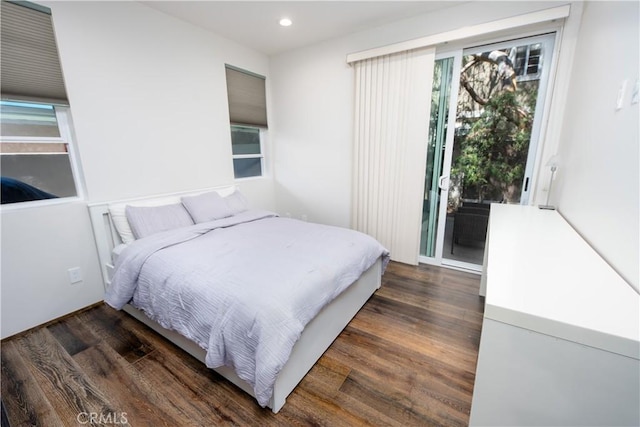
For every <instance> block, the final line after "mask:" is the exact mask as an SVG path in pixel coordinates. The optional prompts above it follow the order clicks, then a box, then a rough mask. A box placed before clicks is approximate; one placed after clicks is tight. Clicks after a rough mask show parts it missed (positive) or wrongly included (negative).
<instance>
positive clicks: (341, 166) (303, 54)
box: [270, 2, 566, 226]
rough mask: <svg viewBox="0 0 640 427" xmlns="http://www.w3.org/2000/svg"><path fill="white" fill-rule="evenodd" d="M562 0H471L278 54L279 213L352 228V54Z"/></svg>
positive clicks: (274, 88)
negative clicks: (349, 58) (349, 61)
mask: <svg viewBox="0 0 640 427" xmlns="http://www.w3.org/2000/svg"><path fill="white" fill-rule="evenodd" d="M564 3H566V2H564ZM558 4H562V3H561V2H489V3H477V2H474V3H468V4H463V5H458V6H454V7H451V8H448V9H445V10H442V11H439V12H435V13H431V14H427V15H421V16H417V17H414V18H410V19H406V20H403V21H398V22H396V23H393V24H389V25H385V26H382V27H378V28H375V29H373V30H368V31H363V32H359V33H355V34H352V35H349V36H346V37H341V38H338V39H334V40H330V41H327V42H324V43H319V44H316V45H313V46H309V47H305V48H300V49H297V50H294V51H290V52H286V53H283V54H281V55H278V56H275V57H272V58H271V67H270V70H271V75H272V82H271V84H272V91H273V103H274V104H273V107H274V108H273V109H272V111H274V115H275V120H276V123H277V126H278V128H277V134H276V137H277V141H276V145H275V154H274V158H275V166H274V169H275V171H276V175H275V178H276V202H277V206H278V210H279V211H280V212H291V214H292V215H293V216H296V217H299V216H301V215H307V216H308V218H309V219H310V220H313V221H317V222H322V223H328V224H333V225H339V226H349V225H350V212H351V206H350V204H351V159H352V148H351V147H352V135H353V134H352V129H353V97H354V86H353V85H354V80H353V79H354V77H353V70H352V69H351V68H350V67H349V66H348V65H347V64H346V56H347V54H349V53H353V52H357V51H361V50H365V49H370V48H373V47H378V46H383V45H387V44H391V43H396V42H400V41H404V40H410V39H415V38H418V37H423V36H427V35H432V34H438V33H441V32H444V31H449V30H454V29H458V28H462V27H465V26H468V25H474V24H480V23H484V22H490V21H494V20H498V19H503V18H508V17H511V16H516V15H520V14H524V13H527V12H531V11H534V10H541V9H547V8H550V7H554V6H557V5H558Z"/></svg>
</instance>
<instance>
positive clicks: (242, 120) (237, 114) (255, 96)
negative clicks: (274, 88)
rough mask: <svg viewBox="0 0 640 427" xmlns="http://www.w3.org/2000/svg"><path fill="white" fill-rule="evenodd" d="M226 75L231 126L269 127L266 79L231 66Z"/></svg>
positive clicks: (227, 67) (228, 67) (227, 68)
mask: <svg viewBox="0 0 640 427" xmlns="http://www.w3.org/2000/svg"><path fill="white" fill-rule="evenodd" d="M226 73H227V95H228V98H229V118H230V120H231V124H234V125H251V126H260V127H267V96H266V93H265V78H264V77H262V76H259V75H257V74H253V73H250V72H248V71H244V70H240V69H238V68H235V67H231V66H229V65H227V66H226Z"/></svg>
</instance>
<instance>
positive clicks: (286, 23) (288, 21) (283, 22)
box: [280, 18, 293, 27]
mask: <svg viewBox="0 0 640 427" xmlns="http://www.w3.org/2000/svg"><path fill="white" fill-rule="evenodd" d="M291 24H293V22H292V21H291V19H289V18H282V19H281V20H280V25H282V26H283V27H289V26H291Z"/></svg>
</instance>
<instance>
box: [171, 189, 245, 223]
mask: <svg viewBox="0 0 640 427" xmlns="http://www.w3.org/2000/svg"><path fill="white" fill-rule="evenodd" d="M182 204H183V205H184V207H185V208H187V211H188V212H189V215H191V218H193V220H194V221H195V222H196V223H197V224H199V223H201V222H209V221H214V220H216V219H222V218H226V217H228V216H231V215H233V213H234V212H233V211H232V210H231V209H230V208H229V205H228V204H227V201H226V200H225V199H223V198H222V197H220V194H218V193H217V192H215V191H210V192H208V193H204V194H199V195H197V196H185V197H183V198H182Z"/></svg>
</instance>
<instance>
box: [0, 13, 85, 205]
mask: <svg viewBox="0 0 640 427" xmlns="http://www.w3.org/2000/svg"><path fill="white" fill-rule="evenodd" d="M0 12H1V13H0V15H1V16H0V17H1V20H2V21H1V25H0V31H1V33H0V39H1V43H2V46H1V47H2V49H0V62H1V63H2V79H1V81H0V88H1V91H2V101H0V135H1V137H0V171H1V172H2V174H1V175H2V178H1V184H2V188H1V190H2V191H1V195H0V196H1V197H0V202H1V203H2V204H3V205H6V204H12V203H19V202H29V201H36V200H44V199H54V198H55V199H57V198H68V197H76V196H78V195H79V189H78V185H77V182H78V181H77V179H76V177H77V173H75V162H74V161H73V152H72V149H71V148H72V144H71V134H72V133H71V128H70V125H71V119H70V112H69V107H68V105H69V101H68V100H67V93H66V89H65V86H64V81H63V79H62V71H61V67H60V61H59V58H58V49H57V46H56V41H55V37H54V34H53V25H52V21H51V10H50V9H49V8H47V7H43V6H40V5H37V4H34V3H30V2H26V1H20V2H8V1H2V2H1V5H0Z"/></svg>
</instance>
